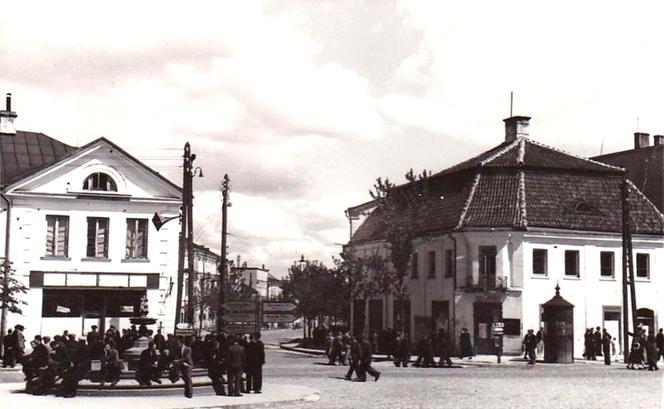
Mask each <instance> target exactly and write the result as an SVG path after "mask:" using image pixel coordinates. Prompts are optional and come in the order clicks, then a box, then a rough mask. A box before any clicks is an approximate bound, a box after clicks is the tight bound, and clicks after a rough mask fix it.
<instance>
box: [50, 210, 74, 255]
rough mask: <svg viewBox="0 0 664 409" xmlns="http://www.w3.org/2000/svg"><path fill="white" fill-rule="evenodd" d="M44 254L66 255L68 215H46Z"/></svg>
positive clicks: (67, 248) (67, 249)
mask: <svg viewBox="0 0 664 409" xmlns="http://www.w3.org/2000/svg"><path fill="white" fill-rule="evenodd" d="M46 255H47V256H53V257H68V255H69V217H68V216H53V215H47V216H46Z"/></svg>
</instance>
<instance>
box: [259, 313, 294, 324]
mask: <svg viewBox="0 0 664 409" xmlns="http://www.w3.org/2000/svg"><path fill="white" fill-rule="evenodd" d="M295 320H297V317H296V316H295V315H293V314H270V313H268V314H263V322H277V323H290V322H293V321H295Z"/></svg>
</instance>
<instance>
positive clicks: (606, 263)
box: [599, 251, 614, 277]
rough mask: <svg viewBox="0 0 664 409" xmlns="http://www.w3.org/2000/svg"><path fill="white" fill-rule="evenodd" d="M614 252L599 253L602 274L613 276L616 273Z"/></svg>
mask: <svg viewBox="0 0 664 409" xmlns="http://www.w3.org/2000/svg"><path fill="white" fill-rule="evenodd" d="M613 259H614V254H613V252H612V251H602V252H601V253H599V264H600V276H602V277H613V273H614V262H613Z"/></svg>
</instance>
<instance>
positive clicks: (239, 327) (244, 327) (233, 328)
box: [223, 324, 257, 334]
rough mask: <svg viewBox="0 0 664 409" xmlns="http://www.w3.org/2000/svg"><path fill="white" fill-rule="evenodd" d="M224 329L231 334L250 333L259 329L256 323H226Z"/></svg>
mask: <svg viewBox="0 0 664 409" xmlns="http://www.w3.org/2000/svg"><path fill="white" fill-rule="evenodd" d="M223 329H224V331H226V332H227V333H229V334H250V333H252V332H256V331H257V329H256V325H255V324H226V325H224V328H223Z"/></svg>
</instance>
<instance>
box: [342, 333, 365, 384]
mask: <svg viewBox="0 0 664 409" xmlns="http://www.w3.org/2000/svg"><path fill="white" fill-rule="evenodd" d="M348 342H350V356H349V357H348V364H349V366H350V368H348V372H346V376H344V378H346V380H349V381H350V379H351V377H352V376H353V372H355V375H356V376H357V378H356V379H360V378H362V374H361V369H360V361H361V359H362V345H360V343H359V342H358V341H357V340H356V339H355V337H354V336H352V335H351V336H349V337H348Z"/></svg>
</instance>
